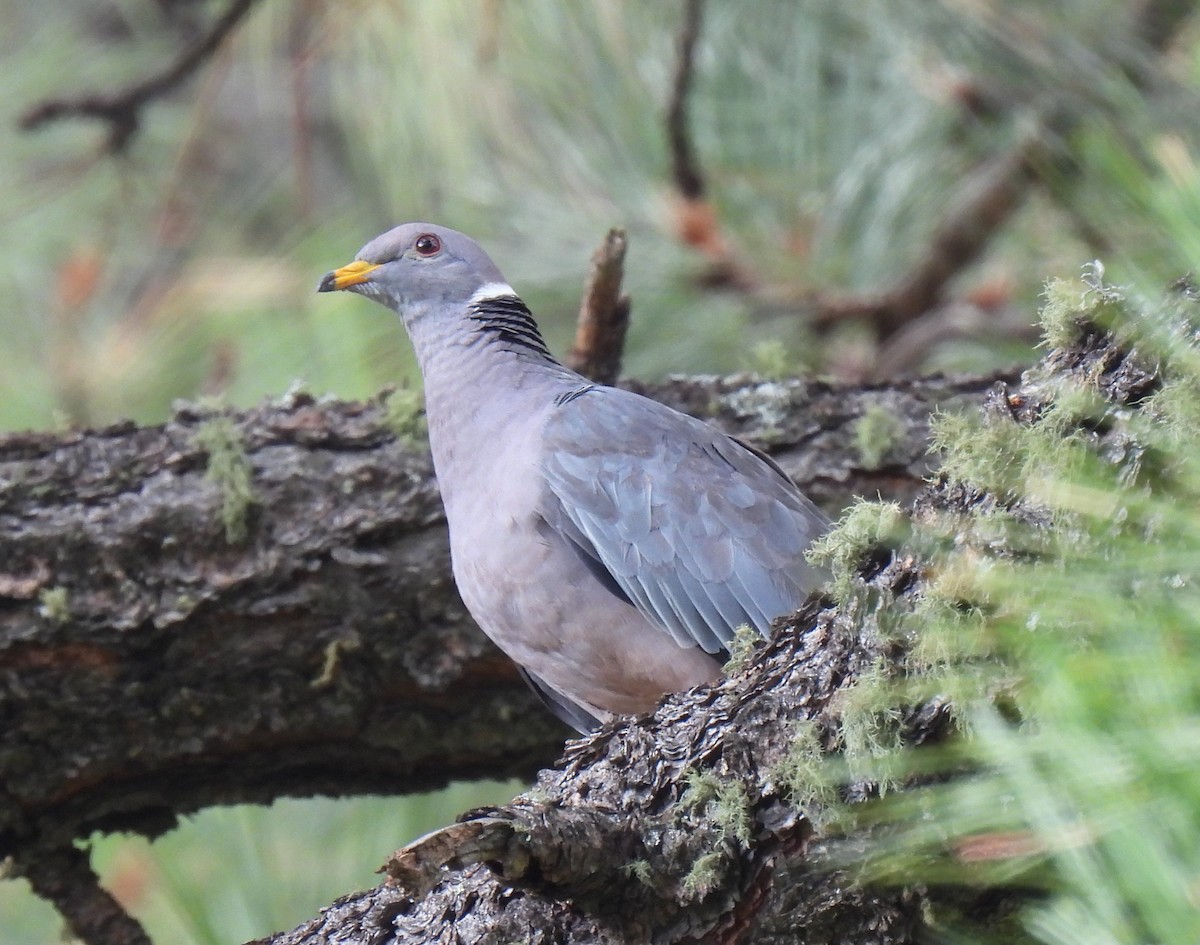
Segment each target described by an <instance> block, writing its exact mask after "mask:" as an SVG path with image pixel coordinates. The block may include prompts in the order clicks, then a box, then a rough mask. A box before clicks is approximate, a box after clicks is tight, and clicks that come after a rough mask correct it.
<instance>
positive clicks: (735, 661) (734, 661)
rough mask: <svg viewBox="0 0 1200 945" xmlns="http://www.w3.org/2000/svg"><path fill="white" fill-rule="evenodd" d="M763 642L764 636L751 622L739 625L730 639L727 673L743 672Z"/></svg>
mask: <svg viewBox="0 0 1200 945" xmlns="http://www.w3.org/2000/svg"><path fill="white" fill-rule="evenodd" d="M762 643H763V638H762V636H761V635H760V634H759V632H758V631H757V630H755V629H754V628H753V627H752V626H750V624H748V623H744V624H742V625H741V626H739V627H738V628H737V630H735V631H734V632H733V639H732V640H730V641H729V659H728V660H726V662H725V672H726V674H727V675H728V674H732V673H738V672H741V671H742V670H743V669H745V668H746V667H747V666H749V665H750V663H751V662H753V660H754V654H755V652H756V651H757V650H758V648H759V647H760V646H762Z"/></svg>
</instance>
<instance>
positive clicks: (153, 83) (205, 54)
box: [17, 0, 257, 154]
mask: <svg viewBox="0 0 1200 945" xmlns="http://www.w3.org/2000/svg"><path fill="white" fill-rule="evenodd" d="M256 2H257V0H230V4H229V7H228V9H226V11H225V12H224V13H223V14H221V16H219V17H218V18H217V19H216V21H215V22H214V23H213V25H212V26H211V27H210V28H209V30H208V32H206V33H204V34H203V35H202V36H200V37H199V38H198V39H197V40H196V41H195V42H194V43H192V44H191V45H190V46H188V47H187V48H186V49H185V50H184V51H183V52H182V53H181V54H180V55H179V57H178V58H177V59H176V60H175V61H174V62H172V63H170V64H169V65H168V66H167V67H166V68H164V69H162V70H161V71H159V72H157V73H155V74H153V75H151V76H149V77H147V78H145V79H142V80H141V81H139V82H135V83H134V84H133V85H130V86H129V87H127V88H125V89H122V90H120V91H117V92H110V93H108V94H107V95H82V96H79V97H77V98H60V99H51V100H50V101H47V102H41V103H39V104H38V105H35V106H33V107H32V108H30V109H29V110H27V111H26V112H25V113H24V114H23V115H22V116H21V117H20V119H19V120H18V122H17V125H18V127H19V128H21V130H23V131H33V130H35V129H37V128H40V127H42V126H43V125H46V124H49V123H50V122H53V121H61V120H62V119H64V118H96V119H100V120H101V121H106V122H108V126H109V129H108V150H109V151H110V152H111V153H113V154H120V153H121V152H123V151H124V150H125V148H126V147H127V146H128V144H129V142H130V141H131V140H132V138H133V136H134V135H135V134H137V131H138V129H139V128H140V126H141V116H142V109H143V107H144V106H145V105H147V104H148V103H149V102H152V101H154V100H155V99H160V98H163V97H164V96H165V95H167V94H168V93H169V92H171V91H173V90H174V89H175V88H176V87H177V86H179V85H180V84H181V83H183V81H184V80H185V79H187V78H188V77H189V76H191V75H192V73H194V72H195V71H196V70H197V69H198V68H199V67H200V66H201V65H203V64H204V63H205V62H206V61H207V60H208V59H210V58H211V57H212V55H213V54H214V53H215V52H216V51H217V50H218V49H219V48H220V46H221V44H222V43H223V42H224V41H225V39H226V38H227V37H228V36H229V34H230V33H232V32H233V31H234V29H235V28H236V27H237V25H238V23H240V22H241V21H242V19H243V18H244V17H245V16H246V14H247V13H249V12H250V10H251V9H252V8H253V7H254V4H255V3H256Z"/></svg>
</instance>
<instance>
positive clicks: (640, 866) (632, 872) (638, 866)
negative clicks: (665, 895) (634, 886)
mask: <svg viewBox="0 0 1200 945" xmlns="http://www.w3.org/2000/svg"><path fill="white" fill-rule="evenodd" d="M621 869H622V871H623V872H624V873H625V875H626V876H628V877H630V878H631V879H636V880H637V881H638V882H639V883H641V884H642V885H643V886H649V887H650V888H651V889H653V888H655V886H654V870H653V869H652V868H651V866H650V862H649V860H634V861H633V862H632V863H626V864H625V865H624V866H623V867H621Z"/></svg>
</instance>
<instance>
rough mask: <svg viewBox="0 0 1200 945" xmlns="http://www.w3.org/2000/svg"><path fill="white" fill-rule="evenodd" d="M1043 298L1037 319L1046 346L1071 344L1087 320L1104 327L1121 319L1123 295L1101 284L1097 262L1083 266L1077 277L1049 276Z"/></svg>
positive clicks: (1078, 337)
mask: <svg viewBox="0 0 1200 945" xmlns="http://www.w3.org/2000/svg"><path fill="white" fill-rule="evenodd" d="M1043 298H1044V299H1045V301H1044V302H1043V304H1042V308H1041V310H1040V312H1039V313H1038V320H1039V322H1040V325H1041V329H1042V337H1043V339H1044V343H1045V345H1046V346H1048V347H1050V348H1066V347H1070V346H1071V345H1073V344H1075V343H1076V342H1077V341H1079V339H1080V337H1081V336H1082V333H1083V330H1084V328H1085V327H1086V326H1087V325H1089V324H1093V325H1098V326H1100V327H1103V328H1107V327H1112V326H1114V325H1116V324H1118V323H1120V322H1122V321H1124V318H1123V315H1124V314H1125V308H1126V305H1125V296H1124V294H1123V293H1122V292H1121V291H1120V290H1119V289H1117V288H1116V287H1114V286H1110V285H1106V284H1105V282H1104V267H1103V266H1102V265H1101V264H1100V263H1098V262H1093V263H1090V264H1089V265H1088V266H1086V267H1084V271H1083V275H1082V277H1081V278H1080V279H1077V280H1068V279H1054V280H1051V281H1050V282H1049V283H1047V284H1046V289H1045V291H1044V293H1043Z"/></svg>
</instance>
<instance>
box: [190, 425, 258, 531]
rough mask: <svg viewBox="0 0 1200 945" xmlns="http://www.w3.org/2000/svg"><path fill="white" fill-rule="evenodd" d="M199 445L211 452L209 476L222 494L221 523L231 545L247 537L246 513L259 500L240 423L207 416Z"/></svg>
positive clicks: (209, 453)
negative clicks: (239, 426)
mask: <svg viewBox="0 0 1200 945" xmlns="http://www.w3.org/2000/svg"><path fill="white" fill-rule="evenodd" d="M195 443H196V446H197V447H199V448H200V449H202V450H204V451H205V452H206V453H208V470H207V472H206V474H205V475H206V478H207V479H208V480H209V481H211V482H212V483H214V484H215V485H216V487H217V489H218V490H219V491H220V494H221V523H222V524H223V525H224V526H225V540H226V541H228V542H229V543H230V544H231V545H233V544H237V543H238V542H240V541H242V540H243V539H244V538H245V537H246V516H247V514H248V513H249V511H250V506H252V505H253V504H254V502H255V498H254V487H253V485H252V483H251V474H252V472H253V467H252V466H251V465H250V459H249V457H248V456H246V444H245V443H244V442H243V440H242V435H241V432H240V431H239V430H238V428H237V425H236V424H235V423H234V422H233V421H232V420H231V419H230V418H229V417H222V416H216V417H211V418H210V419H208V420H205V421H204V422H203V423H202V424H201V425H200V428H199V429H198V430H197V431H196V435H195Z"/></svg>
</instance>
